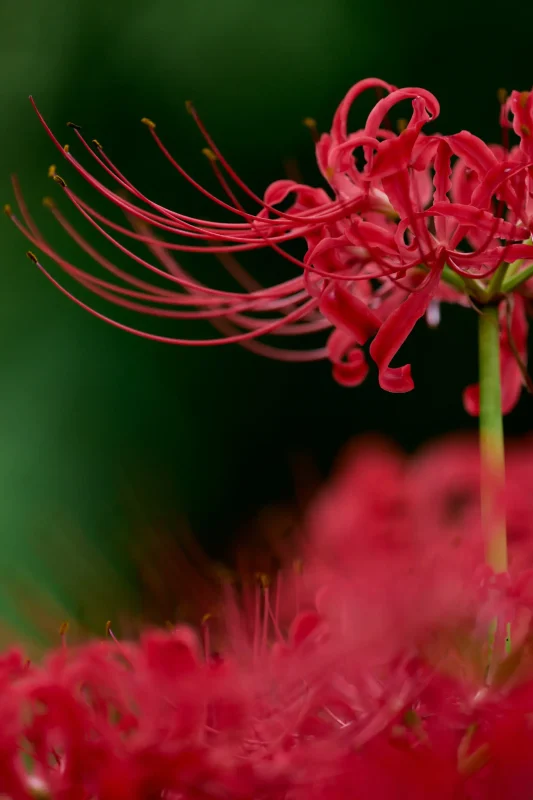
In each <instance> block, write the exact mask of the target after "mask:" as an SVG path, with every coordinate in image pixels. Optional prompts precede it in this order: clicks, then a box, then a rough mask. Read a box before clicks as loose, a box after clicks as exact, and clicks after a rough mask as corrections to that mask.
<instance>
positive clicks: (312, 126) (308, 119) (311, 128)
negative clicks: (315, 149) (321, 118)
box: [302, 117, 319, 143]
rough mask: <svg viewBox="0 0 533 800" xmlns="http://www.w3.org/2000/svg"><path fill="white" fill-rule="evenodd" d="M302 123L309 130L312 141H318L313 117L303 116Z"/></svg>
mask: <svg viewBox="0 0 533 800" xmlns="http://www.w3.org/2000/svg"><path fill="white" fill-rule="evenodd" d="M302 124H303V125H305V127H306V128H307V129H308V130H309V131H310V133H311V136H312V139H313V142H315V143H316V142H318V139H319V136H318V128H317V124H316V120H315V119H313V117H305V119H303V120H302Z"/></svg>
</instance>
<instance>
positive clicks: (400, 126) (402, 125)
mask: <svg viewBox="0 0 533 800" xmlns="http://www.w3.org/2000/svg"><path fill="white" fill-rule="evenodd" d="M406 128H407V120H406V119H404V118H403V117H400V119H399V120H397V121H396V130H397V131H398V133H403V131H404V130H405V129H406Z"/></svg>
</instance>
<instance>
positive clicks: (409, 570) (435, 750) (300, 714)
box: [0, 440, 533, 800]
mask: <svg viewBox="0 0 533 800" xmlns="http://www.w3.org/2000/svg"><path fill="white" fill-rule="evenodd" d="M528 445H529V443H525V444H523V445H521V446H516V447H515V448H514V449H513V448H511V451H510V457H509V470H510V474H511V476H512V480H511V482H510V483H511V487H512V494H509V498H508V500H509V503H510V505H511V506H512V505H513V504H514V500H515V497H516V496H518V495H520V497H522V500H523V503H525V504H526V505H522V509H521V512H520V510H518V509H517V515H516V516H517V518H516V519H515V520H514V517H513V515H512V514H511V518H510V547H509V549H510V572H509V574H501V575H494V574H493V573H492V572H491V571H490V569H488V568H487V567H485V566H483V555H482V548H480V533H479V522H478V516H479V509H478V500H477V494H478V489H479V463H478V456H477V452H476V448H475V445H474V444H473V443H472V442H469V441H467V440H464V441H463V440H455V441H454V440H450V441H449V442H446V443H444V444H442V445H438V446H436V447H433V448H432V449H428V450H427V451H426V452H425V453H422V454H421V455H419V456H417V457H416V458H415V459H408V458H406V457H405V456H403V455H402V454H401V453H398V452H397V451H395V450H394V449H392V448H391V447H390V446H388V445H387V444H383V443H376V442H373V443H372V442H367V443H366V444H363V445H360V446H359V447H357V448H351V449H350V450H349V451H347V454H346V456H345V457H344V459H343V461H342V463H341V465H340V466H339V469H338V471H337V473H336V475H335V476H334V478H333V479H332V480H331V481H330V483H329V484H327V485H326V486H325V488H324V489H323V490H322V491H321V492H320V493H319V494H318V496H317V497H316V499H315V501H314V502H313V503H312V504H311V506H310V508H309V511H308V515H307V521H306V524H305V534H306V536H305V540H306V545H305V552H304V566H303V570H296V571H295V570H292V569H290V568H289V566H287V568H286V569H285V570H284V571H282V572H281V573H280V574H279V575H278V576H270V577H269V576H267V575H262V576H259V579H258V580H257V581H256V583H255V586H254V588H253V593H252V594H253V602H252V604H251V606H247V605H246V604H244V605H243V604H242V602H241V600H240V599H239V596H238V594H236V593H235V591H233V590H231V589H230V587H229V586H228V587H226V588H227V591H225V596H226V603H225V608H224V612H223V613H224V622H225V631H226V632H225V636H224V639H223V641H222V642H221V644H220V647H219V648H218V651H217V652H216V653H215V652H214V651H213V648H212V643H211V640H210V623H209V619H208V617H206V618H205V619H204V620H203V621H202V624H201V625H200V626H199V629H198V631H197V632H195V631H194V630H193V629H192V628H190V627H186V626H177V627H175V628H173V629H172V630H169V631H167V632H164V633H163V632H160V631H157V630H152V631H148V632H145V633H144V634H143V636H142V637H141V639H140V641H139V642H138V643H134V642H130V641H119V640H117V639H116V638H115V637H114V635H113V632H112V630H111V628H109V631H108V632H109V637H108V639H107V640H106V641H99V642H93V643H90V644H88V645H85V646H82V647H72V646H70V645H69V644H68V642H67V640H66V634H65V631H64V629H63V631H62V636H63V640H64V641H63V645H62V646H61V647H59V648H58V650H57V651H56V652H54V653H52V654H50V656H49V657H48V658H47V659H46V660H45V661H44V662H43V663H42V664H38V665H33V664H30V663H28V662H26V661H25V659H24V658H23V656H22V655H21V654H20V653H18V652H17V651H13V652H11V653H8V654H6V655H5V656H3V657H2V659H1V660H0V684H1V686H0V710H1V714H0V736H1V738H0V740H1V742H2V747H1V759H0V792H1V793H2V794H3V795H5V796H7V797H9V798H13V800H19V798H20V800H22V799H23V798H24V800H26V799H27V798H29V797H30V796H33V797H36V796H37V795H38V796H39V797H41V798H43V797H50V798H55V797H61V798H64V800H89V799H90V798H98V800H116V798H124V800H132V799H133V800H135V799H138V800H145V799H146V800H152V798H154V797H168V798H171V797H172V798H178V797H179V798H183V800H193V798H194V800H198V798H204V799H205V800H208V799H210V800H211V799H213V798H227V799H228V800H233V798H239V797H241V798H243V799H244V798H250V797H254V798H259V797H261V798H265V799H268V798H272V800H289V798H291V799H294V800H300V799H301V800H304V798H305V800H307V798H309V797H311V798H316V800H326V798H327V800H331V798H339V800H341V798H345V797H346V796H352V797H356V798H358V799H359V798H360V799H361V800H365V798H372V799H373V800H374V799H375V798H383V800H391V799H396V798H398V799H399V800H404V798H405V800H411V799H413V798H414V800H416V799H417V798H420V800H422V799H423V798H424V800H425V798H427V797H437V798H439V799H440V800H467V799H469V800H471V798H489V800H490V798H495V799H496V798H497V799H498V800H501V798H503V797H516V798H522V797H526V796H527V792H528V791H529V788H530V786H531V783H532V781H533V765H532V761H531V749H532V747H533V732H532V728H531V723H530V719H531V714H532V713H533V659H532V654H533V628H532V619H533V585H532V580H531V579H532V573H531V571H530V570H529V566H530V563H529V561H528V559H525V558H524V553H525V552H526V551H527V550H529V551H531V545H530V542H531V535H532V534H533V530H532V527H531V522H530V520H531V518H532V516H531V514H530V513H529V508H528V507H527V503H528V487H529V482H530V478H529V472H530V471H531V469H532V463H533V462H532V459H531V448H530V446H528ZM378 487H379V490H378ZM431 497H433V498H434V501H433V503H430V502H429V500H428V498H431ZM503 501H504V499H503V498H502V502H503ZM526 512H527V513H526ZM513 520H514V521H513ZM494 620H498V623H499V624H498V626H497V629H496V630H497V633H496V636H495V637H494V640H493V641H491V640H490V639H487V635H486V633H487V629H488V628H489V627H490V625H491V622H492V621H494ZM510 630H512V635H511V636H509V631H510Z"/></svg>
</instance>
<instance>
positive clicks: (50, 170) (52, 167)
mask: <svg viewBox="0 0 533 800" xmlns="http://www.w3.org/2000/svg"><path fill="white" fill-rule="evenodd" d="M55 174H56V165H55V164H50V166H49V167H48V177H49V178H53V177H54V175H55Z"/></svg>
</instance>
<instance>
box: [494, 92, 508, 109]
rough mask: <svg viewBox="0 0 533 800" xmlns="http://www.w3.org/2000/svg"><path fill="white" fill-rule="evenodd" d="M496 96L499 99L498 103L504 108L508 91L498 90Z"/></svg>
mask: <svg viewBox="0 0 533 800" xmlns="http://www.w3.org/2000/svg"><path fill="white" fill-rule="evenodd" d="M496 96H497V98H498V103H499V104H500V105H501V106H503V104H504V103H505V101H506V100H507V97H508V93H507V89H498V91H497V94H496Z"/></svg>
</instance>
